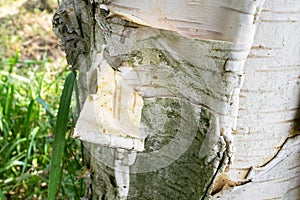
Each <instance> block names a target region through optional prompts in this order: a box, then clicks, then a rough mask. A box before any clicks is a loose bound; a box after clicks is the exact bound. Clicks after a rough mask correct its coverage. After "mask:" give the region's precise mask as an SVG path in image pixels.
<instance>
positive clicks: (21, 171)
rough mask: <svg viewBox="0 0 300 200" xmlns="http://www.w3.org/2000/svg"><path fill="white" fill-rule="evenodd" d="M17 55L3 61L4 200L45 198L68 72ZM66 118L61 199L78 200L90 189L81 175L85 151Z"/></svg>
mask: <svg viewBox="0 0 300 200" xmlns="http://www.w3.org/2000/svg"><path fill="white" fill-rule="evenodd" d="M18 55H19V53H18V51H16V54H15V56H13V57H12V58H8V59H2V61H1V62H0V91H1V95H0V199H5V198H7V199H46V198H47V190H48V185H49V171H50V158H51V153H52V145H53V142H54V141H53V135H54V134H55V133H54V127H55V124H56V123H55V122H56V118H55V116H56V115H57V112H58V104H59V101H60V100H59V99H60V95H61V93H62V89H63V82H64V81H65V79H66V76H67V74H68V73H69V72H68V70H67V67H60V69H61V70H60V71H57V69H58V68H57V66H56V68H55V69H56V70H54V67H53V66H52V67H51V62H50V61H49V60H48V59H47V58H46V56H44V58H43V59H42V60H40V61H37V60H21V59H19V56H18ZM45 55H46V54H45ZM67 117H68V120H67V121H68V124H67V127H66V128H67V137H66V147H67V148H65V149H64V153H65V154H66V155H67V156H65V158H64V162H63V163H64V166H63V170H62V172H63V173H62V176H61V177H60V181H61V183H62V184H61V186H60V190H59V193H58V195H57V198H56V199H79V198H80V197H81V196H82V195H83V193H84V189H85V185H84V182H83V180H82V179H80V178H78V177H77V176H76V173H77V172H79V171H80V169H81V168H82V165H83V161H82V155H81V146H80V142H78V141H75V140H73V139H71V138H70V137H69V136H68V135H70V133H71V131H72V129H73V127H74V120H73V117H72V114H69V115H67Z"/></svg>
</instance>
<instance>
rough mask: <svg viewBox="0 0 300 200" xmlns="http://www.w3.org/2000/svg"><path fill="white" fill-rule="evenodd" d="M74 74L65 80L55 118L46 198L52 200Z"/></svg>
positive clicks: (59, 170)
mask: <svg viewBox="0 0 300 200" xmlns="http://www.w3.org/2000/svg"><path fill="white" fill-rule="evenodd" d="M75 78H76V75H75V73H74V72H71V73H70V74H69V75H68V76H67V78H66V81H65V84H64V89H63V92H62V95H61V98H60V103H59V109H58V114H57V119H56V126H55V135H54V141H53V151H52V159H51V167H50V182H49V187H48V200H54V199H55V195H56V193H57V186H58V183H59V179H60V175H61V171H62V169H61V164H62V158H63V152H64V147H65V140H66V131H67V124H68V117H69V110H70V103H71V97H72V92H73V86H74V82H75Z"/></svg>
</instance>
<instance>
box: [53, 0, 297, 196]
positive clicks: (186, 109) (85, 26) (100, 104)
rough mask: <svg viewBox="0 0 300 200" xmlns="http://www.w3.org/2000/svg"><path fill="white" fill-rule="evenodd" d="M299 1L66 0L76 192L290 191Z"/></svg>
mask: <svg viewBox="0 0 300 200" xmlns="http://www.w3.org/2000/svg"><path fill="white" fill-rule="evenodd" d="M299 10H300V4H299V2H298V1H297V0H265V1H264V0H243V1H241V0H230V1H229V0H209V1H203V0H186V1H184V0H172V1H171V0H161V1H150V0H139V1H136V0H110V1H109V0H91V1H87V0H86V1H83V0H81V1H80V0H64V1H62V3H61V5H60V7H59V8H58V9H57V11H56V13H55V15H54V17H53V26H54V31H55V33H56V34H57V36H58V37H59V38H61V41H62V44H63V46H64V47H65V51H66V55H67V60H68V63H69V64H71V65H72V67H73V68H74V69H76V70H78V72H79V78H78V91H79V102H78V109H79V110H80V111H81V112H80V115H79V119H78V121H77V124H76V128H75V131H74V137H75V138H78V139H81V140H82V141H84V144H85V147H86V153H87V155H88V158H89V164H88V167H89V169H90V173H89V174H88V187H87V190H86V196H85V198H86V199H108V200H113V199H143V200H145V199H159V200H161V199H168V200H169V199H176V200H177V199H189V200H192V199H195V200H196V199H197V200H199V199H209V198H211V199H297V198H299V184H300V181H299V166H300V159H299V151H300V147H299V123H298V122H299V75H300V73H299V72H300V67H299V66H300V47H299V44H300V37H299V36H298V35H299V33H300V23H299V22H300V15H299Z"/></svg>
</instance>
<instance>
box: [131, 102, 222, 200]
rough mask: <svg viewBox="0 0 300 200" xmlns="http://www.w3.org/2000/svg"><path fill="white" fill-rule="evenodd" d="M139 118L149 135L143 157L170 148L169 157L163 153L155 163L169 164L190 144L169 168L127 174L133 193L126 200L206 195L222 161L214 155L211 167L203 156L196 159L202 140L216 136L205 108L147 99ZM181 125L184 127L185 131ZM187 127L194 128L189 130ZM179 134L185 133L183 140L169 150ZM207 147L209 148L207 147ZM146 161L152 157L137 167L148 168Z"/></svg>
mask: <svg viewBox="0 0 300 200" xmlns="http://www.w3.org/2000/svg"><path fill="white" fill-rule="evenodd" d="M142 115H143V116H142V119H143V120H142V122H143V124H144V125H145V126H146V127H147V128H148V129H147V131H148V132H149V133H151V134H150V135H149V136H148V137H147V139H146V141H145V143H146V144H145V151H144V152H143V153H149V155H150V153H155V152H161V151H165V149H164V148H165V147H166V146H170V151H172V152H171V153H170V152H169V153H162V154H161V156H160V157H157V159H162V160H168V159H170V156H172V155H176V151H180V148H181V147H182V146H184V145H185V144H184V140H185V139H191V142H190V143H189V146H188V148H187V149H186V150H185V151H183V152H182V154H181V155H176V156H177V157H176V159H174V160H173V161H172V162H170V163H169V165H167V166H164V167H162V168H159V167H158V168H157V169H156V170H154V171H151V172H148V173H133V174H130V177H131V178H130V188H133V189H132V190H129V197H128V199H134V200H136V199H141V200H145V199H146V200H148V199H149V200H152V199H160V200H170V199H171V200H172V199H174V200H177V199H189V200H199V199H201V198H202V197H203V196H205V195H206V194H205V193H206V192H207V191H208V189H207V188H208V187H209V184H210V182H211V180H212V178H213V175H214V173H215V171H216V165H215V164H216V163H218V162H219V161H220V159H221V158H219V157H218V156H217V155H216V157H215V158H214V159H212V160H211V161H210V163H207V161H206V156H202V157H201V156H199V152H200V151H201V148H202V145H203V142H205V141H206V142H207V140H205V138H206V137H207V135H209V134H213V135H214V134H216V133H215V132H214V131H213V130H214V128H213V127H214V126H216V124H214V123H215V116H214V115H213V114H212V113H211V112H210V111H208V110H206V109H204V108H200V107H198V106H195V105H192V104H190V103H188V102H186V101H185V100H182V99H178V98H153V99H147V100H145V105H144V108H143V112H142ZM182 124H184V127H185V128H184V129H183V128H182ZM187 124H190V126H191V127H192V126H195V127H192V128H191V127H189V126H188V125H187ZM192 131H194V132H192ZM180 132H184V134H185V136H183V140H181V141H178V142H177V146H176V147H175V148H172V147H171V144H172V143H173V141H174V139H176V136H178V134H181V133H180ZM188 135H189V136H191V137H189V136H188ZM181 136H182V135H181ZM181 142H182V143H181ZM206 146H209V145H207V144H206ZM148 160H151V155H150V156H149V157H145V158H144V160H143V161H140V167H141V168H144V167H149V166H148V165H143V163H142V162H147V161H148ZM153 162H155V161H153ZM159 163H160V162H157V164H159ZM149 165H151V163H149ZM138 167H139V160H137V161H136V163H135V169H134V170H135V171H136V168H138ZM132 169H133V168H131V171H132ZM140 171H143V169H140Z"/></svg>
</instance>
